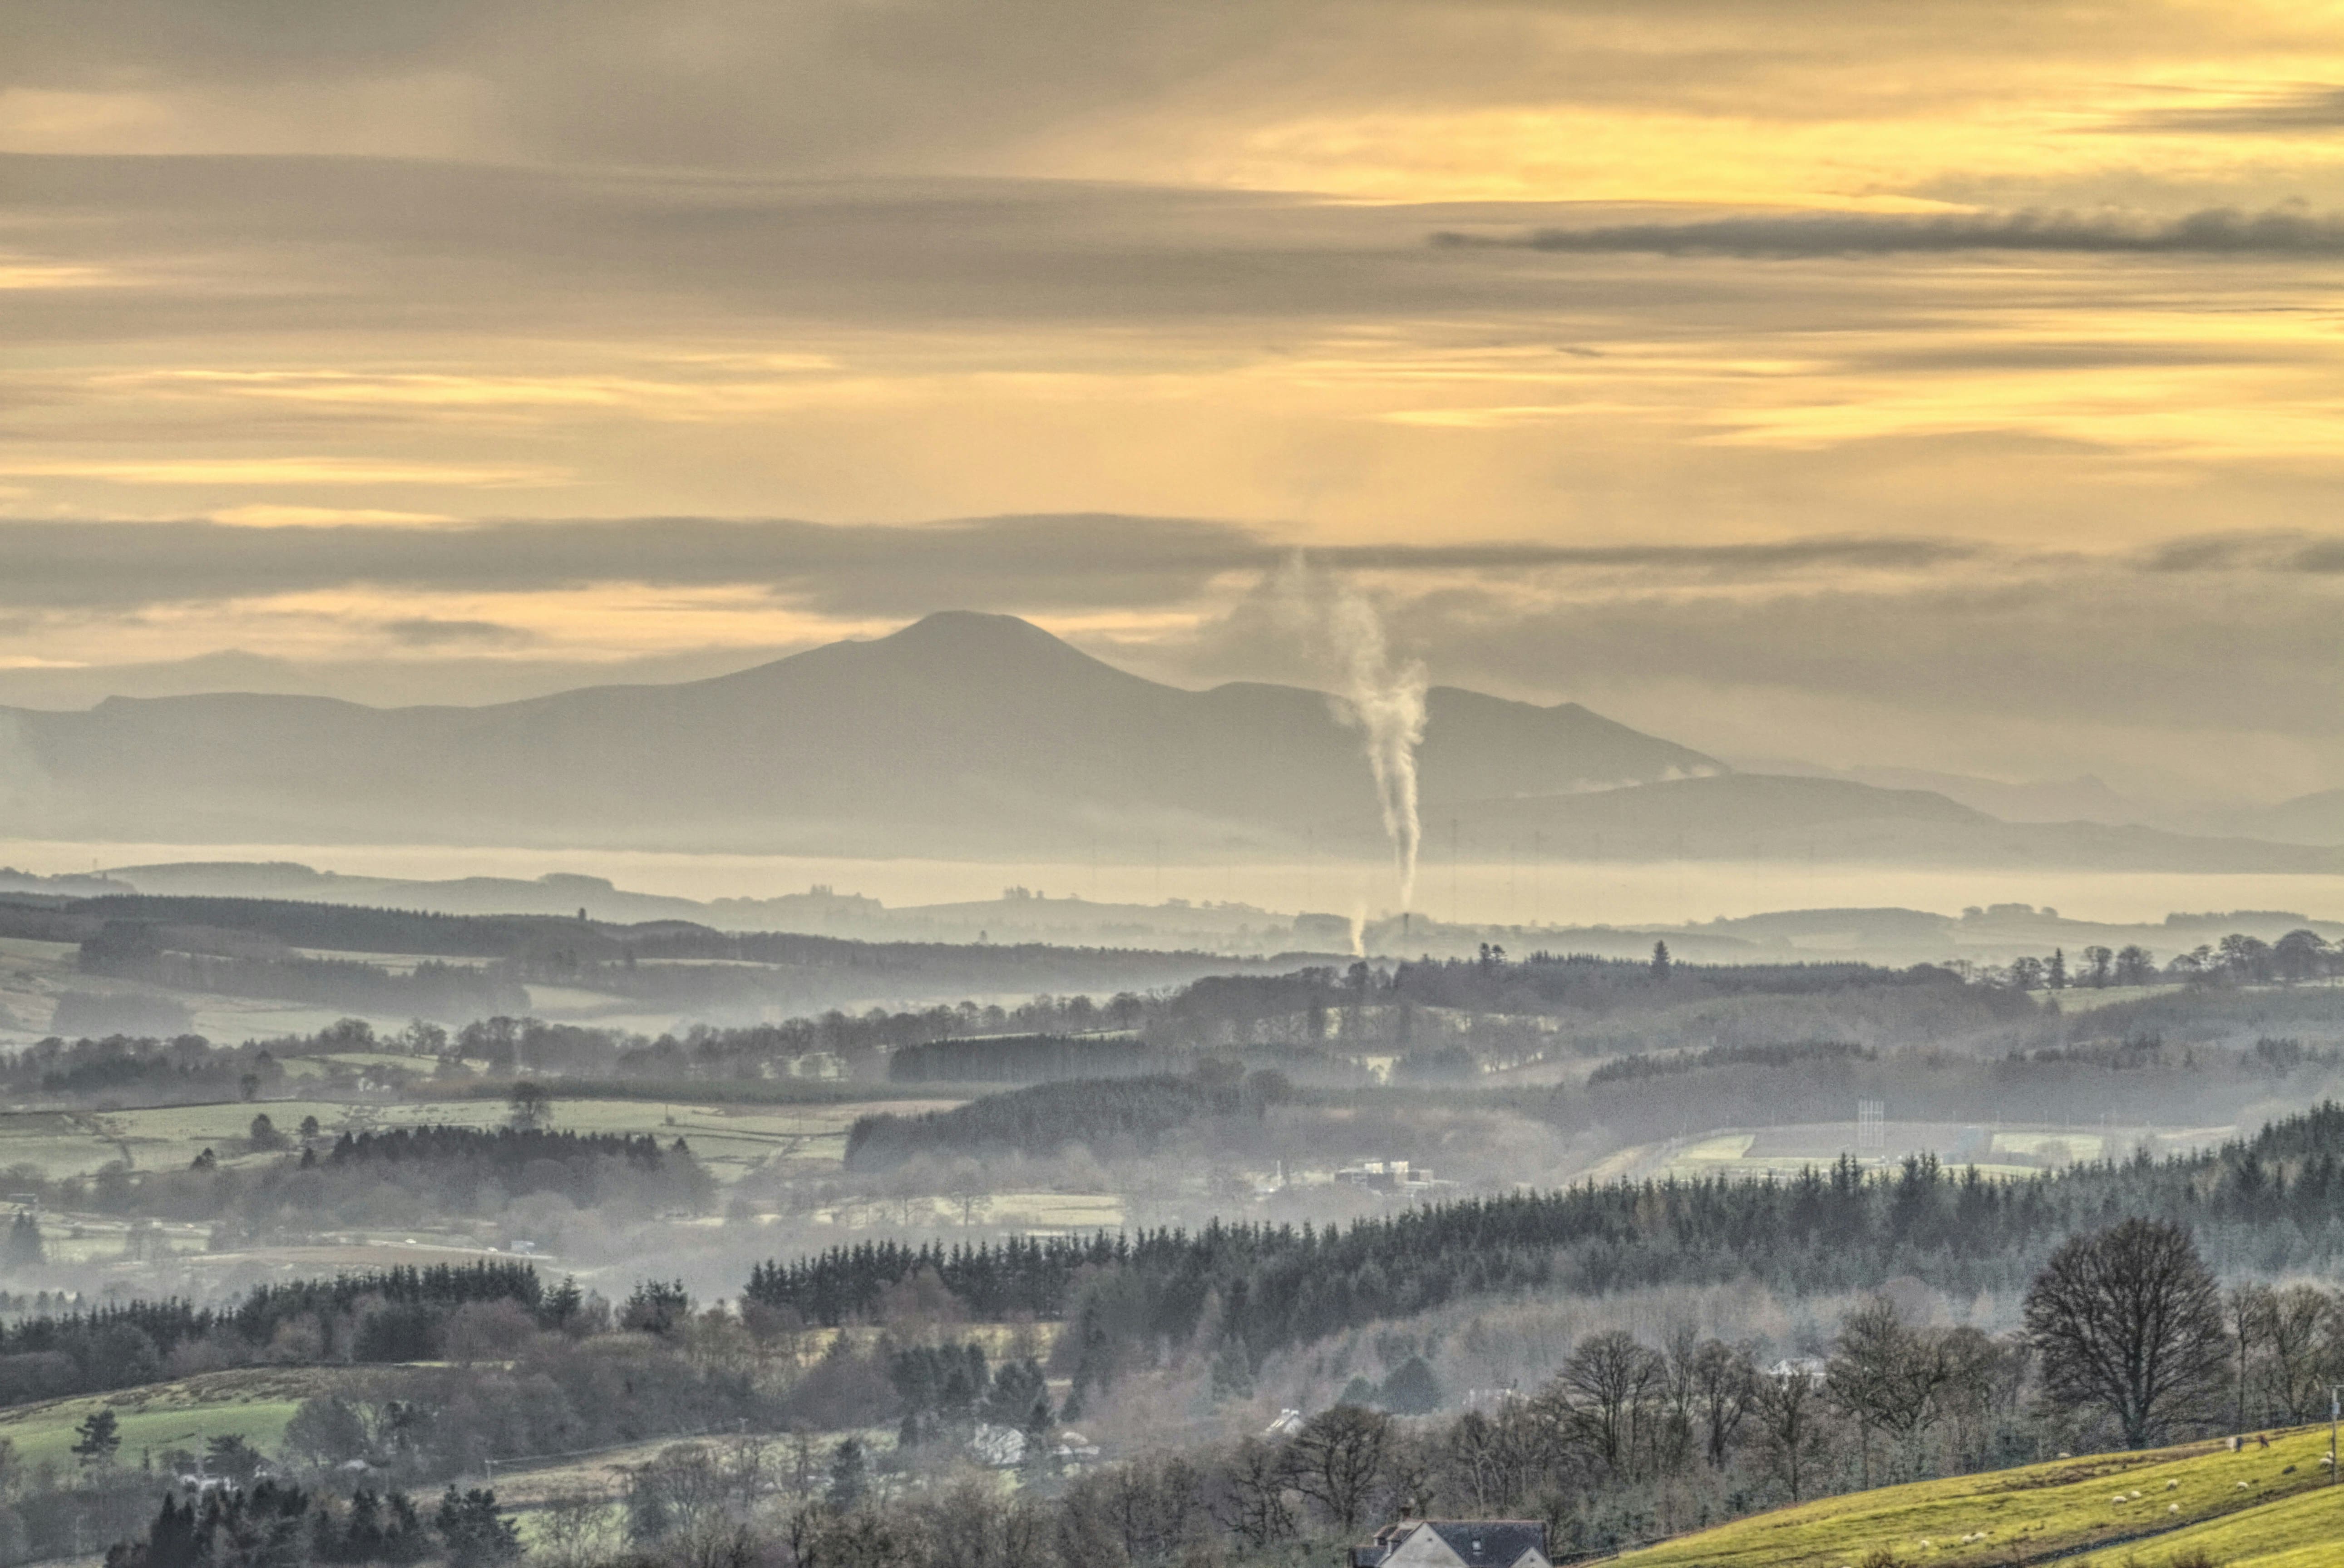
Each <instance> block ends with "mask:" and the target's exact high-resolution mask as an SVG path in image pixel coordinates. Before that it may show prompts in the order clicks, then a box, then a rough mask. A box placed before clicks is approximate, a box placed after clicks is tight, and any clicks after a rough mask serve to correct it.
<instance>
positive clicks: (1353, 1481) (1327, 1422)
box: [1289, 1405, 1392, 1531]
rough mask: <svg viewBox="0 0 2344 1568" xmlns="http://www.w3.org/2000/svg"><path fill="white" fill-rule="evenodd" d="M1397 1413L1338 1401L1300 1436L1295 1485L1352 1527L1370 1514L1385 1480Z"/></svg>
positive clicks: (1335, 1519)
mask: <svg viewBox="0 0 2344 1568" xmlns="http://www.w3.org/2000/svg"><path fill="white" fill-rule="evenodd" d="M1391 1437H1392V1422H1391V1417H1389V1416H1388V1415H1385V1414H1384V1413H1383V1412H1382V1411H1371V1410H1362V1409H1360V1408H1359V1406H1357V1405H1337V1406H1336V1407H1335V1408H1334V1409H1333V1410H1330V1411H1322V1412H1320V1413H1319V1414H1318V1415H1315V1416H1313V1417H1311V1418H1310V1420H1309V1421H1308V1422H1306V1423H1305V1424H1304V1426H1303V1428H1302V1430H1301V1431H1298V1432H1296V1433H1295V1434H1294V1441H1293V1442H1292V1443H1291V1444H1290V1445H1289V1452H1291V1453H1292V1455H1293V1458H1294V1487H1295V1490H1296V1491H1298V1492H1301V1493H1302V1495H1303V1496H1305V1497H1308V1499H1310V1501H1311V1502H1315V1503H1317V1504H1318V1506H1319V1508H1320V1509H1321V1510H1323V1511H1324V1512H1325V1513H1326V1515H1327V1517H1328V1519H1329V1520H1330V1521H1331V1522H1334V1523H1335V1524H1336V1525H1338V1526H1339V1527H1340V1528H1342V1529H1344V1530H1346V1531H1348V1530H1350V1529H1353V1528H1354V1527H1356V1526H1357V1525H1358V1524H1359V1521H1360V1520H1361V1519H1362V1518H1364V1517H1365V1516H1366V1514H1367V1511H1368V1504H1369V1502H1371V1501H1373V1499H1374V1497H1375V1494H1376V1492H1377V1489H1378V1487H1379V1484H1380V1483H1381V1482H1382V1479H1383V1471H1384V1456H1385V1453H1386V1452H1387V1451H1388V1450H1389V1448H1390V1445H1391Z"/></svg>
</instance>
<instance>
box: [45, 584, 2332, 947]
mask: <svg viewBox="0 0 2344 1568" xmlns="http://www.w3.org/2000/svg"><path fill="white" fill-rule="evenodd" d="M1427 713H1428V718H1427V724H1426V730H1425V735H1424V741H1423V744H1422V746H1421V748H1420V752H1419V754H1418V755H1419V766H1420V781H1421V786H1422V797H1423V800H1424V803H1425V818H1426V823H1425V825H1426V829H1427V844H1428V851H1429V853H1430V855H1432V856H1433V857H1434V858H1436V859H1438V858H1439V857H1440V855H1441V854H1442V853H1443V852H1444V851H1446V850H1447V849H1448V848H1449V846H1450V844H1451V843H1454V844H1455V845H1457V846H1458V849H1459V852H1460V853H1461V854H1463V855H1465V856H1466V857H1467V858H1480V859H1483V860H1490V859H1498V858H1509V859H1526V858H1537V857H1548V858H1570V859H1635V860H1651V859H1668V858H1679V857H1683V858H1694V859H1702V858H1737V859H1739V858H1788V859H1796V860H1841V861H1845V860H1878V861H1904V862H1912V861H1927V862H1931V863H1935V864H1943V865H1988V864H1993V865H2046V866H2051V865H2056V866H2065V867H2095V868H2109V869H2117V868H2121V869H2134V870H2167V871H2185V870H2186V871H2322V870H2324V871H2334V870H2338V869H2344V850H2336V849H2319V848H2314V849H2301V848H2289V847H2284V846H2281V845H2272V844H2268V843H2261V842H2257V841H2255V840H2252V839H2247V838H2228V839H2218V838H2202V837H2191V836H2188V835H2181V834H2175V833H2170V832H2160V831H2157V830H2154V829H2150V828H2147V827H2134V826H2111V825H2107V824H2097V823H2091V822H2064V823H2032V822H2029V823H2009V822H2005V821H2002V820H1998V819H1997V818H1996V817H1995V816H1992V815H1989V814H1986V813H1985V812H1983V811H1980V810H1978V809H1976V808H1975V806H1974V805H1965V804H1961V803H1960V802H1957V801H1955V800H1954V799H1951V798H1949V797H1948V796H1947V795H1946V794H1944V793H1942V792H1940V791H1936V790H1932V789H1911V788H1900V789H1887V788H1881V787H1878V786H1877V785H1876V784H1868V783H1864V782H1862V781H1859V780H1855V779H1851V778H1845V777H1840V778H1819V777H1812V776H1803V777H1787V776H1778V775H1772V774H1736V773H1734V772H1733V770H1732V769H1730V768H1728V767H1727V766H1726V765H1725V764H1722V763H1720V762H1718V761H1717V760H1716V759H1714V758H1713V757H1709V756H1706V755H1704V754H1702V753H1700V752H1696V751H1693V750H1692V749H1690V748H1688V747H1685V746H1681V745H1678V744H1674V743H1672V742H1670V741H1666V740H1662V739H1659V738H1657V737H1655V736H1652V735H1648V734H1644V733H1640V732H1638V731H1636V730H1632V729H1630V728H1628V727H1627V726H1626V725H1624V724H1620V723H1614V722H1613V721H1611V720H1610V719H1606V718H1604V717H1602V716H1601V715H1600V714H1597V713H1590V712H1589V711H1588V710H1587V709H1585V708H1583V707H1581V706H1580V705H1578V704H1577V703H1560V704H1557V705H1555V706H1552V707H1541V706H1539V705H1537V704H1534V703H1520V702H1510V701H1507V700H1505V699H1502V698H1498V697H1492V696H1489V695H1485V694H1483V693H1477V692H1469V691H1463V690H1460V689H1457V688H1454V687H1436V688H1434V689H1433V690H1432V691H1431V693H1430V694H1429V696H1428V699H1427ZM2298 804H2299V805H2300V806H2302V807H2303V810H2304V812H2305V813H2306V814H2311V815H2315V816H2316V815H2317V814H2319V812H2320V811H2321V810H2323V809H2326V808H2323V807H2321V806H2319V804H2318V797H2314V799H2313V801H2311V802H2310V803H2298ZM0 821H5V823H6V824H7V827H8V831H9V832H10V834H11V835H14V836H17V837H21V838H53V839H63V840H76V841H88V840H101V839H113V840H129V841H142V842H148V843H156V842H181V843H244V844H251V843H269V844H288V843H315V844H336V843H344V844H348V843H370V844H391V843H421V844H439V845H465V844H494V845H512V846H531V845H546V846H560V847H563V848H628V849H645V850H681V851H732V852H758V853H769V854H806V855H869V856H927V857H935V858H943V859H1026V860H1033V859H1051V860H1058V861H1081V860H1087V859H1091V858H1093V857H1104V858H1106V859H1110V860H1115V859H1120V860H1124V861H1127V862H1128V861H1135V860H1144V859H1147V858H1149V857H1153V856H1163V857H1166V858H1169V859H1174V860H1180V859H1188V860H1194V859H1197V858H1199V857H1210V858H1215V859H1222V858H1229V857H1250V858H1257V859H1272V858H1280V857H1288V856H1300V855H1306V854H1315V855H1338V856H1352V857H1358V856H1380V855H1383V854H1384V853H1385V848H1386V846H1385V839H1384V834H1383V829H1382V826H1381V819H1380V814H1379V810H1378V808H1377V804H1376V799H1375V793H1374V789H1373V786H1372V784H1371V782H1370V778H1369V770H1368V764H1367V761H1366V757H1365V753H1364V747H1363V745H1362V740H1361V736H1360V735H1359V733H1358V732H1357V731H1356V730H1354V729H1353V728H1351V727H1350V726H1349V724H1347V723H1345V722H1344V710H1343V709H1342V708H1341V706H1340V704H1339V703H1336V702H1335V701H1333V700H1332V699H1330V698H1329V697H1328V696H1327V695H1326V694H1325V693H1318V692H1313V691H1308V690H1306V689H1303V688H1300V687H1295V686H1278V685H1267V684H1260V683H1232V684H1229V685H1224V686H1217V687H1215V688H1213V689H1212V690H1210V691H1204V692H1191V691H1184V690H1181V689H1179V688H1177V687H1173V686H1167V685H1162V684H1159V683H1156V682H1153V681H1147V680H1144V679H1142V678H1140V677H1139V676H1137V675H1133V674H1129V673H1126V672H1124V671H1121V670H1117V669H1116V668H1114V667H1113V666H1112V665H1109V664H1106V663H1102V662H1101V661H1099V660H1097V659H1095V658H1092V657H1091V656H1090V655H1088V654H1086V653H1084V652H1081V651H1080V650H1078V649H1076V648H1074V647H1072V646H1070V645H1069V644H1067V643H1066V642H1061V641H1059V640H1058V639H1057V638H1056V637H1053V636H1051V635H1050V634H1049V633H1047V632H1044V631H1042V630H1041V629H1040V628H1038V627H1036V626H1033V625H1031V624H1029V623H1027V622H1024V621H1020V620H1017V619H1015V618H1014V617H1011V616H1004V615H979V614H970V613H961V612H954V613H946V614H938V615H931V616H929V617H928V618H927V619H925V620H924V621H921V622H917V623H916V624H914V625H912V626H909V627H906V628H905V629H904V630H903V631H901V632H896V633H894V635H892V636H888V637H883V638H880V639H877V640H875V641H871V642H836V643H832V644H830V645H828V646H826V647H822V648H816V649H813V650H811V651H809V652H803V653H800V654H797V655H794V656H793V657H791V658H787V659H782V660H779V661H776V662H774V663H768V664H763V665H759V666H757V667H756V668H753V669H749V670H743V671H740V672H737V673H732V674H729V675H722V676H718V677H716V678H714V679H711V680H702V681H692V682H686V683H678V684H669V685H631V686H601V687H590V688H586V689H583V690H580V691H572V692H563V693H558V694H556V695H552V696H546V697H536V698H531V699H529V700H527V701H523V702H512V703H493V704H489V705H484V706H480V707H411V708H371V707H366V706H363V705H360V704H359V703H346V702H340V701H336V700H333V699H329V698H324V697H316V696H302V695H298V694H285V693H273V694H272V693H218V694H213V695H206V696H169V697H154V698H127V697H109V698H107V699H106V701H104V702H101V703H97V704H96V706H95V707H93V708H89V709H86V710H83V711H76V712H51V711H37V712H36V711H32V710H25V709H0ZM2339 841H2344V835H2339ZM287 875H288V874H287V873H286V872H285V871H284V868H277V870H276V871H275V872H273V873H264V874H260V875H255V876H254V877H253V879H252V880H250V881H249V882H247V883H245V884H243V885H242V887H241V888H239V889H238V890H248V891H253V892H264V891H265V892H269V893H278V894H281V893H284V892H288V891H294V889H293V888H291V887H289V886H288V885H287ZM296 880H298V878H297V879H296ZM357 891H358V890H357V889H354V888H351V887H349V886H347V885H344V886H341V887H338V888H335V889H332V890H331V892H330V895H332V896H349V895H352V894H353V893H356V892H357ZM446 891H447V895H448V902H450V903H451V904H453V905H457V906H460V907H485V906H491V905H501V906H503V907H526V908H536V907H547V908H549V912H551V909H552V908H555V907H559V906H560V905H557V904H556V903H555V901H556V900H561V899H570V898H572V897H573V895H574V897H575V903H574V905H571V907H575V905H591V904H594V903H596V902H597V899H596V898H595V897H593V896H591V893H592V892H593V890H592V889H591V888H586V887H579V888H576V889H574V890H573V889H566V888H556V887H552V886H546V887H541V888H537V889H533V890H532V891H531V893H530V896H529V898H528V899H527V900H526V901H524V902H522V903H520V904H519V905H515V904H512V903H510V902H508V901H509V900H510V898H512V897H513V895H514V894H515V890H514V889H512V888H510V887H505V886H501V885H481V886H479V887H477V888H473V889H470V890H469V892H468V891H467V890H463V889H457V888H450V889H447V890H446ZM308 895H310V896H320V895H328V889H326V888H318V889H315V890H311V891H309V892H308ZM613 913H617V912H616V911H613ZM626 913H627V914H628V915H629V916H631V917H635V918H646V917H653V916H656V915H657V914H658V913H661V912H660V911H657V910H655V909H652V908H649V907H645V906H642V905H634V906H632V907H631V908H630V909H629V910H627V911H626ZM776 913H779V912H776ZM791 913H792V915H793V917H794V914H795V912H791ZM761 917H762V916H761Z"/></svg>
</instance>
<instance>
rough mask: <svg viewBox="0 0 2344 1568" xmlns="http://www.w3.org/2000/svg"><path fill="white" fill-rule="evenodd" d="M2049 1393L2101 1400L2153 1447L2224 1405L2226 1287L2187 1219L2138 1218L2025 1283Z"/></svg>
mask: <svg viewBox="0 0 2344 1568" xmlns="http://www.w3.org/2000/svg"><path fill="white" fill-rule="evenodd" d="M2026 1332H2027V1337H2028V1339H2029V1340H2031V1341H2032V1342H2033V1343H2034V1345H2035V1348H2036V1351H2037V1352H2039V1353H2040V1355H2041V1356H2042V1361H2043V1384H2044V1390H2045V1391H2046V1393H2047V1394H2049V1395H2050V1397H2051V1398H2052V1399H2053V1400H2055V1401H2058V1402H2060V1403H2062V1404H2066V1405H2068V1406H2071V1407H2076V1408H2097V1409H2099V1410H2101V1411H2105V1412H2106V1413H2107V1415H2108V1417H2109V1418H2110V1419H2111V1420H2113V1421H2115V1422H2116V1424H2117V1429H2118V1431H2121V1432H2122V1433H2123V1435H2124V1441H2125V1443H2126V1444H2127V1446H2128V1447H2132V1448H2145V1447H2147V1445H2148V1444H2149V1443H2150V1442H2153V1441H2154V1440H2156V1439H2157V1438H2159V1437H2162V1436H2164V1435H2165V1434H2167V1432H2170V1431H2174V1430H2175V1429H2177V1428H2178V1427H2182V1426H2186V1425H2188V1424H2191V1423H2193V1422H2196V1421H2203V1420H2205V1419H2206V1418H2207V1417H2208V1415H2209V1414H2211V1413H2212V1412H2214V1411H2218V1410H2219V1409H2220V1406H2219V1404H2218V1403H2217V1402H2216V1401H2218V1399H2219V1397H2220V1393H2221V1390H2222V1384H2223V1382H2224V1380H2225V1378H2226V1376H2227V1373H2228V1364H2227V1363H2228V1358H2229V1346H2230V1341H2229V1336H2228V1334H2226V1333H2225V1332H2224V1331H2223V1328H2222V1293H2221V1289H2220V1287H2219V1286H2218V1285H2217V1284H2216V1283H2215V1282H2214V1276H2213V1275H2212V1274H2211V1273H2209V1272H2208V1271H2207V1269H2206V1265H2205V1264H2204V1263H2203V1262H2202V1261H2201V1260H2199V1259H2198V1256H2197V1246H2196V1245H2195V1244H2194V1243H2193V1242H2192V1241H2191V1240H2190V1239H2189V1232H2188V1231H2187V1230H2185V1229H2182V1228H2181V1227H2180V1226H2178V1225H2173V1224H2168V1223H2166V1222H2163V1221H2158V1220H2150V1219H2127V1220H2125V1221H2124V1222H2123V1223H2121V1224H2119V1225H2116V1226H2112V1227H2111V1228H2109V1229H2106V1230H2102V1231H2099V1232H2097V1233H2096V1234H2093V1235H2089V1236H2078V1237H2076V1238H2074V1239H2071V1240H2069V1241H2068V1242H2066V1244H2065V1245H2064V1246H2062V1247H2061V1248H2060V1249H2058V1250H2057V1251H2056V1252H2054V1253H2052V1254H2051V1259H2050V1261H2049V1262H2047V1263H2046V1264H2045V1265H2044V1267H2043V1271H2042V1272H2041V1273H2040V1274H2038V1275H2036V1278H2035V1283H2034V1284H2033V1285H2032V1286H2030V1287H2029V1288H2028V1290H2027V1292H2026Z"/></svg>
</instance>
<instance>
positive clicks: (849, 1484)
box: [830, 1437, 871, 1512]
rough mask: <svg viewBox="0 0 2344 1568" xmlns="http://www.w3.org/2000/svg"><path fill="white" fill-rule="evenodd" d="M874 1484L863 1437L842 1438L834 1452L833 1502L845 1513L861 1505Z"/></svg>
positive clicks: (832, 1463) (834, 1505)
mask: <svg viewBox="0 0 2344 1568" xmlns="http://www.w3.org/2000/svg"><path fill="white" fill-rule="evenodd" d="M870 1487H871V1462H870V1460H869V1458H868V1457H867V1456H866V1455H865V1454H864V1452H863V1440H862V1439H861V1438H859V1437H850V1438H844V1439H842V1440H841V1441H840V1442H839V1445H838V1446H837V1447H836V1448H834V1449H833V1450H831V1451H830V1505H831V1506H832V1507H833V1508H835V1509H838V1510H839V1511H840V1512H845V1511H846V1510H848V1509H851V1508H854V1507H856V1506H858V1505H860V1504H861V1502H863V1499H864V1495H865V1493H867V1492H869V1491H870Z"/></svg>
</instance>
